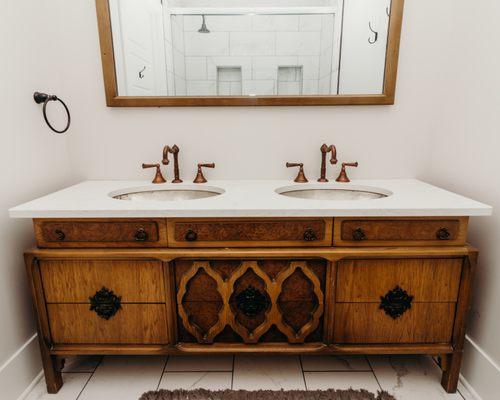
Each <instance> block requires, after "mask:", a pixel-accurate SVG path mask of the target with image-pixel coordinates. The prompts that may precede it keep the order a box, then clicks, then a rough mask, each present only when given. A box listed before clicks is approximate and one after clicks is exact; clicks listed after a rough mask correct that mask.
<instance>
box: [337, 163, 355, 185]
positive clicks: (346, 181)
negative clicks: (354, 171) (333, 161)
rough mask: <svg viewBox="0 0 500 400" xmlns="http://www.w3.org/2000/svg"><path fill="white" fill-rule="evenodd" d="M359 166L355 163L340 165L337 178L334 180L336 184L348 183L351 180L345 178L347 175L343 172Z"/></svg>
mask: <svg viewBox="0 0 500 400" xmlns="http://www.w3.org/2000/svg"><path fill="white" fill-rule="evenodd" d="M358 165H359V164H358V163H357V162H355V163H342V170H341V171H340V175H339V177H338V178H337V179H336V182H342V183H349V182H351V180H350V179H349V178H348V177H347V173H346V171H345V169H346V167H357V166H358Z"/></svg>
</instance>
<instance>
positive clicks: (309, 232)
mask: <svg viewBox="0 0 500 400" xmlns="http://www.w3.org/2000/svg"><path fill="white" fill-rule="evenodd" d="M304 240H305V241H306V242H314V241H315V240H318V235H316V232H314V230H313V229H312V228H307V229H306V230H305V231H304Z"/></svg>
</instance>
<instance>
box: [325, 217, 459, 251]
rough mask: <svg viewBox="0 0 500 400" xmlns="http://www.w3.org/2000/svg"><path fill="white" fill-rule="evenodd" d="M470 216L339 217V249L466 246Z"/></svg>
mask: <svg viewBox="0 0 500 400" xmlns="http://www.w3.org/2000/svg"><path fill="white" fill-rule="evenodd" d="M467 223H468V218H467V217H450V218H390V219H386V218H356V219H355V218H337V219H336V220H335V229H334V243H335V245H336V246H403V245H404V246H429V245H437V246H444V245H463V244H465V240H466V236H467Z"/></svg>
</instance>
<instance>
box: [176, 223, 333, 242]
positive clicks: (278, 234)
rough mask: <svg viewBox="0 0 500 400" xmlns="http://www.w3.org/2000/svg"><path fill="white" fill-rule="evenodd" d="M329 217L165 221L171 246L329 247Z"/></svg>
mask: <svg viewBox="0 0 500 400" xmlns="http://www.w3.org/2000/svg"><path fill="white" fill-rule="evenodd" d="M332 230H333V220H332V219H329V218H310V219H302V218H297V219H293V220H281V219H279V220H269V219H267V220H266V219H260V220H259V219H246V220H245V219H237V220H182V219H172V220H169V221H168V241H169V244H170V246H171V247H311V246H331V244H332Z"/></svg>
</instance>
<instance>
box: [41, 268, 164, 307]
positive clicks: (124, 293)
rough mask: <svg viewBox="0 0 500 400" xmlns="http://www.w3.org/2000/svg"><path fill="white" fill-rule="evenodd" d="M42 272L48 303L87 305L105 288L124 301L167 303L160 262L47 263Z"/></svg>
mask: <svg viewBox="0 0 500 400" xmlns="http://www.w3.org/2000/svg"><path fill="white" fill-rule="evenodd" d="M40 270H41V274H42V281H43V286H44V292H45V298H46V301H47V302H48V303H79V302H83V303H88V302H89V297H91V296H93V295H94V294H95V293H96V292H97V291H98V290H100V289H101V288H103V287H106V288H107V289H109V290H112V291H113V292H114V293H115V294H116V295H117V296H120V297H121V300H122V301H123V302H134V303H155V302H157V303H160V302H164V301H165V287H164V286H165V285H164V279H163V267H162V264H161V262H160V261H147V260H145V261H134V260H125V261H117V260H47V261H45V260H44V261H40Z"/></svg>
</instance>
